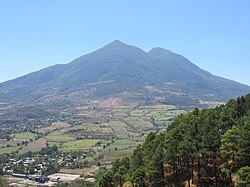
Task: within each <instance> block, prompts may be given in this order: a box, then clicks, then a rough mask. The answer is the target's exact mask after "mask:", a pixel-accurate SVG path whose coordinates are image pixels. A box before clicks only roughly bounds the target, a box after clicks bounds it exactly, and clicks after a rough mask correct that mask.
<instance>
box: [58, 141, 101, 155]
mask: <svg viewBox="0 0 250 187" xmlns="http://www.w3.org/2000/svg"><path fill="white" fill-rule="evenodd" d="M100 141H101V140H88V139H85V140H76V141H72V142H67V143H64V144H62V146H61V147H59V150H60V151H62V152H71V151H83V150H89V149H91V148H92V147H94V146H95V145H96V143H97V142H100Z"/></svg>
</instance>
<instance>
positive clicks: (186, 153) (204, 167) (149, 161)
mask: <svg viewBox="0 0 250 187" xmlns="http://www.w3.org/2000/svg"><path fill="white" fill-rule="evenodd" d="M249 166H250V94H248V95H246V96H242V97H239V98H237V100H230V101H229V102H228V103H227V104H226V105H221V106H219V107H216V108H214V109H204V110H198V109H195V110H194V111H193V112H190V113H188V114H185V115H180V116H179V117H178V118H177V119H176V120H175V122H173V123H172V124H171V125H170V126H169V127H168V129H167V130H166V131H165V132H164V133H161V134H158V135H156V134H154V133H150V134H149V135H148V137H147V139H146V141H145V143H144V144H143V145H141V146H138V147H137V149H136V150H135V151H134V153H133V155H132V156H131V157H125V158H122V159H120V160H117V161H116V162H114V163H113V166H112V168H111V169H110V170H108V171H105V172H103V174H102V175H101V177H100V178H99V181H98V185H99V186H103V187H106V186H107V187H111V186H118V185H120V186H122V185H124V184H128V185H129V186H134V187H136V186H145V187H146V186H157V187H161V186H245V187H247V186H250V181H249V179H250V167H249Z"/></svg>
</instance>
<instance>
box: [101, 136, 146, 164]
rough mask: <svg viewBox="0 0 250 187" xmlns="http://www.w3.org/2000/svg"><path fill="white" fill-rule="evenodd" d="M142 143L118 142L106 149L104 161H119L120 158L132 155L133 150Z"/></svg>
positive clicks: (103, 152)
mask: <svg viewBox="0 0 250 187" xmlns="http://www.w3.org/2000/svg"><path fill="white" fill-rule="evenodd" d="M139 144H142V142H135V141H130V140H116V141H115V142H114V143H112V144H110V145H109V146H108V147H106V148H105V149H104V150H103V151H102V154H103V155H104V160H106V161H110V160H114V159H118V158H120V157H123V156H126V155H131V154H132V153H133V150H134V149H135V148H136V147H137V146H138V145H139Z"/></svg>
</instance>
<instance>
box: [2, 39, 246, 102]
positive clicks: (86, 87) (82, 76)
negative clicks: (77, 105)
mask: <svg viewBox="0 0 250 187" xmlns="http://www.w3.org/2000/svg"><path fill="white" fill-rule="evenodd" d="M100 82H101V83H102V84H100ZM96 83H97V84H96ZM98 83H99V84H98ZM166 83H168V84H166ZM169 83H171V84H169ZM152 86H153V87H155V89H153V91H152V89H151V90H150V89H148V88H149V87H151V88H152ZM157 90H158V92H157ZM79 91H84V92H85V91H87V92H88V93H89V95H86V97H95V96H96V95H103V96H107V97H108V96H112V95H117V94H119V93H122V92H130V91H131V92H139V93H142V94H146V95H150V96H153V97H154V96H160V95H161V96H162V95H164V94H165V95H168V94H169V92H175V93H180V94H184V95H190V96H191V97H196V98H201V99H209V100H218V101H226V100H228V99H230V98H234V97H237V96H239V95H243V94H245V93H247V92H250V87H249V86H247V85H244V84H241V83H237V82H235V81H231V80H228V79H225V78H222V77H219V76H215V75H213V74H211V73H209V72H208V71H205V70H203V69H201V68H199V67H198V66H197V65H195V64H193V63H192V62H191V61H189V60H188V59H187V58H185V57H183V56H182V55H179V54H175V53H173V52H171V51H170V50H166V49H163V48H160V47H156V48H152V49H151V50H150V51H148V52H146V51H144V50H142V49H140V48H138V47H135V46H132V45H127V44H125V43H123V42H121V41H119V40H115V41H113V42H111V43H109V44H107V45H105V46H104V47H102V48H100V49H98V50H96V51H94V52H92V53H89V54H85V55H82V56H80V57H78V58H77V59H75V60H73V61H72V62H70V63H68V64H57V65H54V66H50V67H47V68H44V69H41V70H39V71H36V72H33V73H30V74H27V75H24V76H22V77H19V78H16V79H14V80H10V81H6V82H4V83H0V99H1V100H4V101H11V100H13V101H15V100H20V101H22V100H23V101H27V100H37V99H41V98H43V97H45V96H47V95H54V96H55V95H67V94H69V93H75V92H79Z"/></svg>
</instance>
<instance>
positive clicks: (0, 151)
mask: <svg viewBox="0 0 250 187" xmlns="http://www.w3.org/2000/svg"><path fill="white" fill-rule="evenodd" d="M20 148H21V147H20V146H16V147H1V148H0V155H3V154H11V153H13V152H16V151H18V150H19V149H20Z"/></svg>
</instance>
